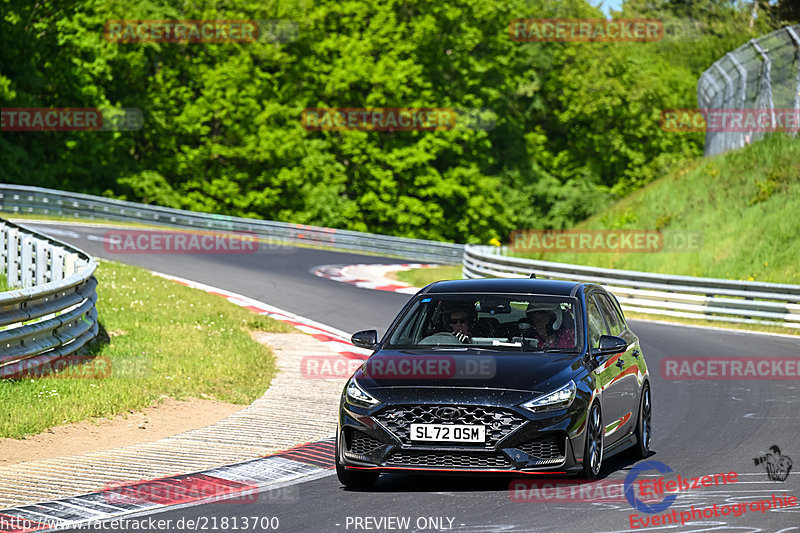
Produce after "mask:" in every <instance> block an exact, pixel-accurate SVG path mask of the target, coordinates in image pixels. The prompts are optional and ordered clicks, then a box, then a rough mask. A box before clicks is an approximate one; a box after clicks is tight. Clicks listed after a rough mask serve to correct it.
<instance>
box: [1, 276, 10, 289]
mask: <svg viewBox="0 0 800 533" xmlns="http://www.w3.org/2000/svg"><path fill="white" fill-rule="evenodd" d="M10 290H11V287H9V286H8V279H7V278H6V277H5V276H4V275H3V274H0V292H3V291H10Z"/></svg>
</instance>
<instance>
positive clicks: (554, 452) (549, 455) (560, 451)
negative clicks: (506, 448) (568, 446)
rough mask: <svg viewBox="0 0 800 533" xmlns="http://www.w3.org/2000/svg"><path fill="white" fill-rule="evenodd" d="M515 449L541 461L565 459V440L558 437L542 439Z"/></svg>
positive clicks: (551, 436)
mask: <svg viewBox="0 0 800 533" xmlns="http://www.w3.org/2000/svg"><path fill="white" fill-rule="evenodd" d="M514 447H515V448H516V449H518V450H520V451H521V452H524V453H526V454H528V455H532V456H533V457H537V458H539V459H560V458H562V457H564V439H563V438H560V437H558V436H556V435H550V436H547V437H542V438H540V439H535V440H532V441H528V442H526V443H524V444H518V445H516V446H514Z"/></svg>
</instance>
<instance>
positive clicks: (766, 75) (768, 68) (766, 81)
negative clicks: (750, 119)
mask: <svg viewBox="0 0 800 533" xmlns="http://www.w3.org/2000/svg"><path fill="white" fill-rule="evenodd" d="M750 44H752V45H753V48H755V49H756V52H758V54H759V55H760V56H761V59H762V60H763V61H764V64H763V65H762V67H761V69H762V70H761V77H760V78H759V80H758V98H757V99H756V105H758V102H759V101H761V102H764V100H765V99H766V102H765V103H766V105H767V107H768V108H769V114H770V126H771V127H772V129H773V130H774V129H775V104H774V103H773V101H772V60H771V59H770V57H769V55H768V54H767V51H766V50H764V49H763V48H761V45H760V44H758V41H756V40H755V39H751V40H750ZM757 109H760V107H759V108H757ZM762 133H763V132H762ZM754 137H755V136H754ZM760 137H763V134H762V135H761V136H760Z"/></svg>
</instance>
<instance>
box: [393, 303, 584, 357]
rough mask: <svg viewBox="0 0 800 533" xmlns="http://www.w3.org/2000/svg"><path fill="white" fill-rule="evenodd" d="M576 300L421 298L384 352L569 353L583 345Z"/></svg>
mask: <svg viewBox="0 0 800 533" xmlns="http://www.w3.org/2000/svg"><path fill="white" fill-rule="evenodd" d="M576 309H578V302H577V300H576V299H575V298H568V297H554V296H545V295H535V294H495V295H486V294H441V295H439V294H437V295H431V294H423V295H421V296H418V297H417V299H416V300H415V301H414V303H413V304H412V306H411V307H410V308H409V309H408V311H407V312H406V313H405V314H404V315H403V317H402V319H401V320H400V322H399V323H398V324H397V326H396V327H395V328H394V329H393V330H392V331H391V332H390V333H389V342H388V345H387V346H386V347H387V348H395V349H399V348H402V349H413V348H434V347H443V349H444V348H451V349H452V348H453V347H467V346H473V347H482V348H489V349H493V350H507V351H526V352H527V351H544V352H551V351H552V352H571V351H577V350H578V347H580V346H581V345H582V342H581V339H582V336H581V334H580V331H581V328H580V313H576Z"/></svg>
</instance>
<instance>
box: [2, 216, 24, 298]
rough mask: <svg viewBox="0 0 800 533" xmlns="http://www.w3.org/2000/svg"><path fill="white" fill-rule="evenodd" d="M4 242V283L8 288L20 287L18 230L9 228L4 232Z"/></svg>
mask: <svg viewBox="0 0 800 533" xmlns="http://www.w3.org/2000/svg"><path fill="white" fill-rule="evenodd" d="M6 241H7V242H8V261H7V262H6V267H7V270H6V281H7V282H8V286H9V287H20V286H21V285H22V276H21V274H20V261H19V249H20V241H19V230H18V229H17V228H9V229H8V230H7V232H6Z"/></svg>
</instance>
